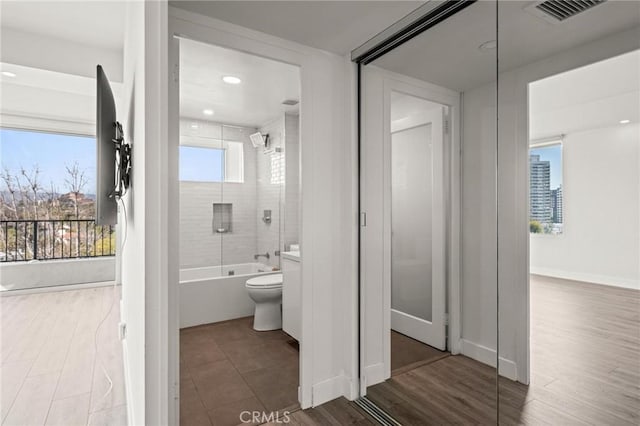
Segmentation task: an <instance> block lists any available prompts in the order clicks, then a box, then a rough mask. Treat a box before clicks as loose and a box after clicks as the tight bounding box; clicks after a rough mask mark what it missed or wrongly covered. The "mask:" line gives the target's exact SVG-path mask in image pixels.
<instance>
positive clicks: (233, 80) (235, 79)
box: [222, 75, 242, 84]
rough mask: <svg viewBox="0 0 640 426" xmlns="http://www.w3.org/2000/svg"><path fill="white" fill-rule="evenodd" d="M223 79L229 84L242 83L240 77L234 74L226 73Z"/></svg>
mask: <svg viewBox="0 0 640 426" xmlns="http://www.w3.org/2000/svg"><path fill="white" fill-rule="evenodd" d="M222 81H224V82H225V83H227V84H240V83H242V80H240V79H239V78H238V77H234V76H232V75H225V76H224V77H222Z"/></svg>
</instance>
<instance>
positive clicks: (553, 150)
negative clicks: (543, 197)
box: [529, 145, 562, 189]
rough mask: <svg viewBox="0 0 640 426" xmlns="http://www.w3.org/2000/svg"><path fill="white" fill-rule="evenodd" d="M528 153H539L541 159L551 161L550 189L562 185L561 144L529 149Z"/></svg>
mask: <svg viewBox="0 0 640 426" xmlns="http://www.w3.org/2000/svg"><path fill="white" fill-rule="evenodd" d="M529 155H539V156H540V160H541V161H550V162H551V189H556V188H557V187H558V186H560V185H562V145H551V146H545V147H542V148H535V149H530V150H529Z"/></svg>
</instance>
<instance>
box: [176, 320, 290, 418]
mask: <svg viewBox="0 0 640 426" xmlns="http://www.w3.org/2000/svg"><path fill="white" fill-rule="evenodd" d="M252 324H253V317H248V318H240V319H236V320H231V321H225V322H219V323H214V324H207V325H202V326H198V327H192V328H187V329H182V330H181V331H180V376H181V377H180V424H181V425H182V426H200V425H203V426H211V425H213V426H227V425H237V424H240V423H242V422H241V417H240V416H241V414H242V412H243V411H250V412H254V411H255V412H257V413H265V414H266V415H269V414H270V413H280V414H283V412H284V411H293V410H295V409H297V408H298V376H299V368H298V366H299V361H298V350H297V345H294V344H293V343H295V341H294V340H292V339H291V337H289V336H288V335H287V334H286V333H285V332H283V331H282V330H275V331H262V332H260V331H255V330H253V326H252ZM247 416H248V414H246V413H245V414H244V419H247V418H248V417H247Z"/></svg>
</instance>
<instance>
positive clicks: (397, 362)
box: [354, 1, 497, 424]
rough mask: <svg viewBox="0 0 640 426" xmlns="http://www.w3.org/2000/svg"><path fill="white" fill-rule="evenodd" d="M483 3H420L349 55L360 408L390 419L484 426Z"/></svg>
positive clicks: (492, 387)
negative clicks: (353, 90) (355, 163)
mask: <svg viewBox="0 0 640 426" xmlns="http://www.w3.org/2000/svg"><path fill="white" fill-rule="evenodd" d="M496 6H497V5H496V3H495V2H494V1H482V2H446V1H445V2H428V3H426V4H425V5H424V6H423V7H421V8H420V9H418V10H417V11H416V12H414V13H413V14H412V15H410V16H409V17H407V18H405V19H404V20H403V21H400V22H398V23H397V24H396V25H395V26H394V27H391V28H389V29H387V30H385V31H384V32H383V33H381V34H380V35H379V36H378V37H377V38H376V39H374V40H373V41H372V42H371V43H370V44H369V46H367V45H364V46H363V47H361V48H360V49H356V51H354V56H355V59H356V61H357V62H359V78H360V115H359V117H360V205H361V223H360V225H361V226H360V238H361V240H360V241H361V245H360V274H361V281H360V294H361V305H360V306H361V345H360V349H361V352H360V357H361V358H360V360H361V388H360V391H361V396H362V397H363V399H362V400H361V401H360V404H361V406H363V407H364V408H365V409H367V410H371V412H373V413H376V414H375V415H378V416H382V418H386V419H388V421H391V422H392V421H397V422H399V423H401V424H454V423H455V424H470V423H475V424H477V423H480V424H495V423H496V421H497V382H496V379H497V375H496V368H495V367H496V365H497V364H496V355H497V323H496V321H497V258H496V235H497V234H496V223H497V222H496V177H497V176H496V138H497V135H496V118H497V115H496V112H497V111H496V100H497V92H496V70H497V63H496V59H497V51H496V41H497V35H496V12H497V8H496ZM420 28H421V29H420ZM403 31H406V32H405V35H404V36H402V35H400V34H402V33H403ZM385 40H386V42H385ZM385 43H387V45H386V47H385ZM367 47H369V48H370V49H369V50H367ZM390 419H394V420H390Z"/></svg>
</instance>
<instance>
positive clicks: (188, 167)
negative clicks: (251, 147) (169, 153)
mask: <svg viewBox="0 0 640 426" xmlns="http://www.w3.org/2000/svg"><path fill="white" fill-rule="evenodd" d="M222 145H223V148H211V147H201V146H189V145H181V146H180V180H181V181H189V182H234V183H242V182H244V149H243V148H244V144H243V143H242V142H223V143H222Z"/></svg>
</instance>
